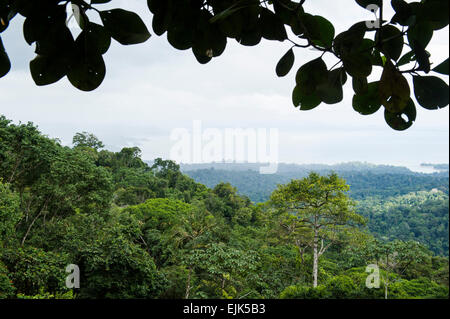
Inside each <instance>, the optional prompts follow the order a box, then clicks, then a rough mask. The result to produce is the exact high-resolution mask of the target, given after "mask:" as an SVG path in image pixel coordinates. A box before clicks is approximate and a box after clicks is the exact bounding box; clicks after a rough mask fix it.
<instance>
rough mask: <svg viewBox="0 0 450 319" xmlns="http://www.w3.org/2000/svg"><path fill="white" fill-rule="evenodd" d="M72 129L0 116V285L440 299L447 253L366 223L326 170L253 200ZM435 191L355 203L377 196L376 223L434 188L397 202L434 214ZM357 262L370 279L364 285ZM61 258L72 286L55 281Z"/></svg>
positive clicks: (94, 294)
mask: <svg viewBox="0 0 450 319" xmlns="http://www.w3.org/2000/svg"><path fill="white" fill-rule="evenodd" d="M73 141H74V145H73V147H67V146H62V145H61V144H60V142H59V141H58V140H54V139H50V138H48V137H46V136H44V135H42V134H41V133H40V131H39V130H38V128H37V127H36V126H34V125H33V124H32V123H27V124H22V123H19V124H14V123H12V122H11V121H9V120H7V119H6V118H5V117H3V116H1V117H0V298H24V299H29V298H33V299H41V298H44V299H52V298H64V299H67V298H83V299H84V298H88V299H94V298H162V299H172V298H176V299H184V298H198V299H204V298H216V299H240V298H250V299H252V298H262V299H267V298H288V299H292V298H316V299H317V298H318V299H330V298H332V299H342V298H348V299H350V298H369V299H372V298H378V299H381V298H402V299H403V298H445V299H447V298H448V293H449V288H448V284H449V281H448V257H443V256H439V255H436V254H434V253H432V252H431V251H430V250H429V249H428V248H427V247H426V246H425V245H424V244H428V242H426V241H425V242H423V243H421V242H419V241H417V240H416V239H415V238H414V240H411V237H408V236H405V237H404V238H398V237H396V234H397V233H396V232H398V231H399V230H401V229H402V227H403V226H402V225H399V226H400V227H399V229H391V231H389V235H390V236H388V238H382V236H377V237H376V236H374V235H373V234H372V233H370V232H369V230H368V229H367V228H366V227H365V226H364V224H365V223H366V219H365V218H364V216H363V215H361V214H359V213H358V211H357V210H356V207H355V205H354V204H355V203H353V200H351V199H350V197H349V196H348V190H349V188H350V186H349V185H348V184H347V183H346V181H345V180H344V179H342V178H341V177H339V176H338V175H337V174H328V175H324V176H322V175H319V174H317V173H311V174H309V175H308V176H306V177H304V178H300V179H296V180H293V181H292V182H291V183H287V184H286V185H280V186H279V187H278V188H277V190H276V191H274V192H273V194H272V196H271V200H270V201H267V202H265V203H260V204H254V203H252V201H251V200H250V199H249V198H248V197H246V196H242V195H240V194H239V193H238V191H237V189H236V188H235V187H233V186H232V185H231V184H229V183H220V184H218V185H216V186H215V187H214V188H208V187H206V186H204V185H202V184H200V183H197V182H195V181H194V180H193V179H191V178H190V177H188V176H187V175H185V174H183V173H182V172H181V171H180V167H179V165H177V164H176V163H174V162H172V161H166V160H163V159H156V160H155V161H154V162H153V163H152V165H148V164H146V163H145V162H144V161H143V160H142V159H141V155H140V150H139V148H137V147H131V148H130V147H126V148H123V149H122V150H121V151H119V152H111V151H108V150H106V149H104V147H103V143H101V141H100V140H98V139H97V138H96V137H95V135H93V134H90V133H85V132H84V133H79V134H77V135H76V136H75V137H74V140H73ZM442 196H443V194H441V193H437V194H436V196H435V197H428V196H426V195H425V194H418V195H417V196H405V197H404V198H402V199H401V200H399V201H398V203H397V205H396V206H393V207H392V208H389V209H390V211H389V213H391V211H392V214H391V215H389V216H387V215H386V214H385V213H386V212H387V207H385V206H387V205H384V204H383V203H378V202H376V201H373V202H371V203H370V202H368V203H367V204H368V205H367V211H366V213H365V214H364V215H365V216H366V217H371V216H369V213H371V212H372V208H371V207H373V208H376V210H374V211H373V214H374V215H376V216H375V218H376V219H377V220H378V222H377V224H375V225H377V227H378V228H374V229H371V230H372V231H374V232H377V231H378V229H380V230H383V227H384V228H386V227H388V225H389V224H392V223H397V222H398V220H399V219H401V215H402V211H403V210H404V209H405V206H406V205H407V204H408V203H412V202H423V201H436V205H434V206H432V207H430V210H432V212H427V211H420V210H419V209H418V210H413V211H411V212H410V214H411V220H414V221H416V222H420V219H421V218H427V217H429V216H431V215H433V216H435V218H434V219H432V220H431V221H430V226H432V227H434V225H435V224H436V223H441V222H442V219H441V218H443V217H442V216H441V215H442V209H441V208H440V207H437V206H438V205H441V204H442V203H440V202H439V200H440V199H441V197H442ZM446 207H447V209H448V197H447V206H446ZM421 214H425V216H423V215H421ZM383 216H384V217H383ZM446 216H447V221H448V211H447V212H446ZM444 228H445V227H444ZM415 231H423V227H422V226H421V225H417V227H416V229H411V232H415ZM442 231H443V232H445V231H447V236H448V223H447V229H446V230H445V229H443V230H442ZM391 235H392V237H391ZM422 235H423V236H422V237H421V239H423V238H429V237H427V236H428V234H427V233H425V232H424V233H423V234H422ZM447 247H448V242H447ZM432 248H433V250H434V251H436V250H435V249H434V248H436V247H435V246H433V247H432ZM438 252H439V251H438ZM370 264H376V265H378V267H379V274H380V286H379V288H372V289H371V288H369V287H368V286H367V284H366V280H367V277H368V273H367V268H366V267H367V266H368V265H370ZM68 265H77V266H78V267H79V269H80V288H76V287H75V288H68V287H67V286H66V277H67V275H68V273H67V272H66V267H67V266H68Z"/></svg>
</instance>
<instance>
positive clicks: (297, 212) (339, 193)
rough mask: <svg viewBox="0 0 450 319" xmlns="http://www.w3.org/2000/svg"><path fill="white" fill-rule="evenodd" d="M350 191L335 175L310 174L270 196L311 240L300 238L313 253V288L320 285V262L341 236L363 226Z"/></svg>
mask: <svg viewBox="0 0 450 319" xmlns="http://www.w3.org/2000/svg"><path fill="white" fill-rule="evenodd" d="M348 190H349V186H348V185H347V184H346V182H345V180H343V179H341V178H339V177H338V176H337V175H336V174H330V175H329V176H320V175H318V174H317V173H310V174H309V176H308V177H306V178H304V179H301V180H293V181H291V182H290V183H289V184H287V185H279V186H278V188H277V189H276V190H275V191H274V192H273V194H272V196H271V202H272V204H273V205H274V206H275V207H276V208H278V209H279V210H280V211H282V212H284V213H286V214H288V215H289V216H291V219H292V220H293V221H294V223H295V224H297V228H301V229H302V230H303V231H302V233H305V232H306V233H307V234H308V233H309V235H310V238H311V240H308V239H307V238H308V236H304V235H303V234H302V235H301V236H302V237H300V235H299V237H298V238H300V241H301V240H302V239H303V240H306V242H304V244H306V245H308V246H309V247H310V248H312V250H313V270H312V272H313V287H317V285H318V269H319V258H320V257H321V256H322V255H323V254H324V253H325V251H326V250H327V249H328V248H329V247H330V246H331V245H332V244H333V242H335V241H337V240H338V238H339V237H338V236H339V233H341V232H343V231H345V230H348V229H349V228H351V227H354V226H356V225H358V224H363V223H364V219H363V217H362V216H360V215H358V214H356V213H355V212H354V209H353V207H354V205H353V202H352V201H351V200H350V199H349V197H348V196H347V195H346V192H347V191H348ZM297 245H298V246H300V245H301V244H300V243H297Z"/></svg>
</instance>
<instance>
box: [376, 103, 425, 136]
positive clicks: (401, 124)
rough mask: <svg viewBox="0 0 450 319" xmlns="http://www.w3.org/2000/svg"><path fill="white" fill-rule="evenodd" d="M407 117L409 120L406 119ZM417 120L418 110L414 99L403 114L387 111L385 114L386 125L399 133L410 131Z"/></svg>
mask: <svg viewBox="0 0 450 319" xmlns="http://www.w3.org/2000/svg"><path fill="white" fill-rule="evenodd" d="M405 116H406V117H407V119H405ZM416 118H417V110H416V106H415V104H414V101H413V100H412V99H409V101H408V104H407V106H406V107H405V109H404V110H403V111H402V112H399V113H391V112H389V111H388V110H387V109H386V110H385V112H384V119H385V120H386V123H387V124H388V125H389V126H390V127H391V128H393V129H394V130H397V131H405V130H407V129H409V128H410V127H411V126H412V125H413V124H414V122H415V121H416Z"/></svg>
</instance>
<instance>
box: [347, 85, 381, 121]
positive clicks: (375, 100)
mask: <svg viewBox="0 0 450 319" xmlns="http://www.w3.org/2000/svg"><path fill="white" fill-rule="evenodd" d="M378 88H379V82H372V83H369V84H368V85H367V90H366V92H365V93H361V94H359V93H358V94H355V96H353V109H354V110H355V111H356V112H358V113H360V114H362V115H371V114H374V113H376V112H377V111H378V110H379V109H380V108H381V100H380V97H379V94H378V91H379V89H378Z"/></svg>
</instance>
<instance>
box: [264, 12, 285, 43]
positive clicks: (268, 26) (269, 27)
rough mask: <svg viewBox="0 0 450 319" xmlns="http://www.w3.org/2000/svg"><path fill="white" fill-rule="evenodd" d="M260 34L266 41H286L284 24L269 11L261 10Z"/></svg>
mask: <svg viewBox="0 0 450 319" xmlns="http://www.w3.org/2000/svg"><path fill="white" fill-rule="evenodd" d="M260 19H261V34H262V36H263V38H265V39H267V40H277V41H281V42H283V41H284V40H286V39H287V32H286V28H285V27H284V23H283V21H282V20H281V18H279V17H278V16H277V15H275V13H273V12H272V11H270V10H269V9H266V8H262V10H261V15H260Z"/></svg>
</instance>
